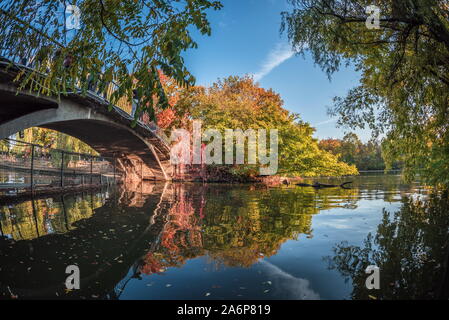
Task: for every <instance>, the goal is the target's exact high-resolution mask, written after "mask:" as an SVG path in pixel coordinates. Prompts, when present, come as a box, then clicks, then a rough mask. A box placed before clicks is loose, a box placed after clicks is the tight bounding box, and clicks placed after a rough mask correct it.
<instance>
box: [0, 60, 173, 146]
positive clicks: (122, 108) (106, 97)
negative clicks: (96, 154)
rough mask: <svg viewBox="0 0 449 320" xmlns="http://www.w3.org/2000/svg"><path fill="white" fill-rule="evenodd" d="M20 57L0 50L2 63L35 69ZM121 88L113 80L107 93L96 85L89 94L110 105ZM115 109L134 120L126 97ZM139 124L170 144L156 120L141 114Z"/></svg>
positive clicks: (22, 68)
mask: <svg viewBox="0 0 449 320" xmlns="http://www.w3.org/2000/svg"><path fill="white" fill-rule="evenodd" d="M19 60H20V58H18V57H12V56H9V57H6V56H5V55H4V52H0V65H3V66H9V65H11V64H12V65H13V66H15V67H17V68H19V69H21V70H27V71H29V72H33V71H35V70H34V69H33V68H32V62H30V63H28V62H26V61H19ZM42 76H43V77H45V76H46V74H42ZM118 89H119V84H117V83H115V82H114V81H111V82H110V83H109V84H108V85H107V88H106V92H105V94H102V93H99V92H97V90H96V85H95V84H94V85H92V86H88V90H87V95H88V96H89V97H90V98H92V99H94V100H97V101H98V102H99V103H100V104H103V105H109V104H110V102H111V100H112V99H111V97H112V95H113V94H114V92H116V91H117V90H118ZM76 91H77V92H76V93H78V94H81V93H82V90H81V88H80V87H79V88H76ZM112 109H113V111H114V112H116V113H119V114H120V115H121V116H122V117H124V118H125V119H128V120H131V121H132V120H134V115H133V114H132V103H130V102H129V101H128V99H127V98H126V97H122V98H120V99H119V100H118V101H117V102H116V103H115V104H114V105H113V108H112ZM137 125H138V126H141V127H144V128H145V129H147V130H149V131H151V132H152V133H153V134H154V135H155V136H156V137H158V138H159V139H160V140H161V141H162V142H163V143H164V144H165V145H166V146H167V147H168V146H169V145H170V141H169V140H168V139H167V137H166V136H165V133H164V132H163V130H162V129H161V128H159V127H158V126H157V124H156V123H155V122H154V121H147V120H145V117H144V116H141V117H139V118H138V119H137Z"/></svg>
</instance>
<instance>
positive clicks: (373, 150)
mask: <svg viewBox="0 0 449 320" xmlns="http://www.w3.org/2000/svg"><path fill="white" fill-rule="evenodd" d="M320 148H322V149H323V150H326V151H329V152H330V153H332V154H334V155H338V156H340V160H341V161H344V162H346V163H348V164H353V165H355V166H356V167H357V169H359V170H385V168H386V166H385V161H384V159H383V156H382V145H381V143H380V142H379V141H378V140H375V139H371V140H370V141H368V142H366V143H363V142H362V141H361V140H360V139H359V137H358V136H357V135H356V134H355V133H352V132H350V133H347V134H346V135H345V136H344V137H343V139H332V138H329V139H324V140H321V141H320ZM394 168H395V169H397V168H399V163H395V164H394Z"/></svg>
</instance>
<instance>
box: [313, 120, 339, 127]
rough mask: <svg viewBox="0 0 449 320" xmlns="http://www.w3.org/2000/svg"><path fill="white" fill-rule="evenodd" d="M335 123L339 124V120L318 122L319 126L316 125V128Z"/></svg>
mask: <svg viewBox="0 0 449 320" xmlns="http://www.w3.org/2000/svg"><path fill="white" fill-rule="evenodd" d="M333 122H337V119H329V120H326V121H322V122H318V123H317V124H315V127H318V126H322V125H325V124H329V123H333Z"/></svg>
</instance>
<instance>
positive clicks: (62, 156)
mask: <svg viewBox="0 0 449 320" xmlns="http://www.w3.org/2000/svg"><path fill="white" fill-rule="evenodd" d="M61 188H64V151H61Z"/></svg>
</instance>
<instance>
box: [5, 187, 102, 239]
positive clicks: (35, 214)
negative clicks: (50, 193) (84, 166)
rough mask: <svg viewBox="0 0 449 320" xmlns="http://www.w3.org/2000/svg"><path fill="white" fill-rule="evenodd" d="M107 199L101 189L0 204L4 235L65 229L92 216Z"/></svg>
mask: <svg viewBox="0 0 449 320" xmlns="http://www.w3.org/2000/svg"><path fill="white" fill-rule="evenodd" d="M105 201H106V197H105V194H104V193H101V192H98V193H95V194H92V193H81V194H79V195H76V196H71V197H68V198H66V197H64V196H61V195H60V196H55V197H52V198H46V199H31V200H27V201H24V202H21V203H14V204H8V205H0V231H1V235H3V236H6V237H8V238H11V239H14V240H17V241H18V240H31V239H35V238H38V237H41V236H44V235H47V234H51V233H65V232H67V231H70V230H71V229H72V228H73V224H74V223H75V222H77V221H79V220H82V219H86V218H89V217H91V216H92V215H93V213H94V210H95V209H96V208H99V207H101V206H103V205H104V203H105Z"/></svg>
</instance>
